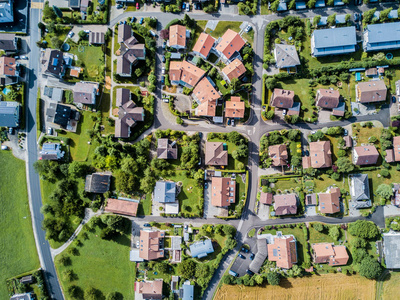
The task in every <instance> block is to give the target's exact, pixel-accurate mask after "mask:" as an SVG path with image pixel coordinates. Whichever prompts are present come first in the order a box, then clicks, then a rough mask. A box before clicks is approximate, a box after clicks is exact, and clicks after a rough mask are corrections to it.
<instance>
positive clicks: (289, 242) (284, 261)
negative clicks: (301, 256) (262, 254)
mask: <svg viewBox="0 0 400 300" xmlns="http://www.w3.org/2000/svg"><path fill="white" fill-rule="evenodd" d="M267 247H268V260H269V261H276V266H277V267H278V268H283V269H290V268H291V267H293V264H295V263H297V249H296V240H295V239H294V238H293V236H286V237H285V236H284V237H281V238H278V237H275V238H274V243H273V244H267Z"/></svg>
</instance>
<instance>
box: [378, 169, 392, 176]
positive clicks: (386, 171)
mask: <svg viewBox="0 0 400 300" xmlns="http://www.w3.org/2000/svg"><path fill="white" fill-rule="evenodd" d="M379 174H381V175H382V176H383V177H385V178H387V177H389V176H390V173H389V171H388V170H387V169H382V170H381V171H380V172H379Z"/></svg>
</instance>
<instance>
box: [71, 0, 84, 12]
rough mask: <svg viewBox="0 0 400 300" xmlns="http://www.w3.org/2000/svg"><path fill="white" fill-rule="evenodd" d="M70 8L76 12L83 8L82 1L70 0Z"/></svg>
mask: <svg viewBox="0 0 400 300" xmlns="http://www.w3.org/2000/svg"><path fill="white" fill-rule="evenodd" d="M68 7H69V8H71V9H74V10H78V9H80V8H81V0H68Z"/></svg>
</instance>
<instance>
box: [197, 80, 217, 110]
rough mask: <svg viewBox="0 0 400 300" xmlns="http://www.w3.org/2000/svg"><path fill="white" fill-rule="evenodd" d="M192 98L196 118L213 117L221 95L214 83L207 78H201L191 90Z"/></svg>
mask: <svg viewBox="0 0 400 300" xmlns="http://www.w3.org/2000/svg"><path fill="white" fill-rule="evenodd" d="M192 97H193V99H194V101H196V102H197V104H198V106H197V107H196V110H195V114H196V116H207V117H215V113H216V109H217V101H218V99H219V98H221V93H220V92H219V91H217V89H216V87H215V84H214V82H212V81H211V79H209V78H208V77H203V79H202V80H200V81H199V83H198V84H197V85H196V87H195V88H194V90H193V93H192Z"/></svg>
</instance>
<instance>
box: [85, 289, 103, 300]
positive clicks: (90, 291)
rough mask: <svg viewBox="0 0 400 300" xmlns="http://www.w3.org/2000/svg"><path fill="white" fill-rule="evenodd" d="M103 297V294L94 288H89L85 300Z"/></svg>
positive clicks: (95, 299)
mask: <svg viewBox="0 0 400 300" xmlns="http://www.w3.org/2000/svg"><path fill="white" fill-rule="evenodd" d="M100 297H101V292H100V291H99V290H97V289H95V288H93V287H88V288H87V289H86V290H85V300H86V299H87V300H97V299H99V298H100Z"/></svg>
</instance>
